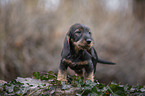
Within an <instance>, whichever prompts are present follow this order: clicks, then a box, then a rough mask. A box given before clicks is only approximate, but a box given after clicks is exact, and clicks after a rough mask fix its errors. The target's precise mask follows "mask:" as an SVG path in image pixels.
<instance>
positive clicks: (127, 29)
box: [0, 0, 145, 85]
mask: <svg viewBox="0 0 145 96" xmlns="http://www.w3.org/2000/svg"><path fill="white" fill-rule="evenodd" d="M74 23H82V24H85V25H87V26H88V27H90V28H91V30H92V36H93V38H94V41H95V45H94V47H95V49H96V51H97V53H98V56H99V57H100V58H102V59H104V60H109V61H113V62H116V63H117V65H115V66H112V65H111V66H110V65H102V64H98V65H97V72H96V74H95V75H96V79H97V80H99V82H103V83H109V82H111V81H113V80H116V81H117V82H121V83H123V84H127V83H128V84H132V85H134V84H137V83H139V84H145V0H91V1H90V0H0V79H3V80H6V81H9V80H12V79H15V78H16V77H18V76H21V77H28V76H29V77H30V76H32V73H33V72H36V71H39V72H47V71H50V70H52V71H54V72H57V69H58V66H59V63H60V59H61V56H60V54H61V50H62V47H63V41H64V37H65V35H66V33H67V31H68V30H69V28H70V26H71V25H72V24H74Z"/></svg>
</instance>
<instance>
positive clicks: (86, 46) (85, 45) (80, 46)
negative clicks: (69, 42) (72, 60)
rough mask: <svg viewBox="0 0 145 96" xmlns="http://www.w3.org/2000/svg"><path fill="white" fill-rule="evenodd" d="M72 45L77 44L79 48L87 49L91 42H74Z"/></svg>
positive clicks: (91, 44)
mask: <svg viewBox="0 0 145 96" xmlns="http://www.w3.org/2000/svg"><path fill="white" fill-rule="evenodd" d="M74 45H75V46H77V47H78V48H79V49H89V48H91V47H92V46H93V42H91V43H89V44H87V43H86V42H83V43H80V42H74Z"/></svg>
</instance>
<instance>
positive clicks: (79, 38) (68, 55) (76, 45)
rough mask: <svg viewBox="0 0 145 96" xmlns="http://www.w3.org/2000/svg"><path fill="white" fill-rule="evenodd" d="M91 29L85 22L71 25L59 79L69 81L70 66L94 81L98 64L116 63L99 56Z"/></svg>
mask: <svg viewBox="0 0 145 96" xmlns="http://www.w3.org/2000/svg"><path fill="white" fill-rule="evenodd" d="M91 34H92V33H91V30H90V28H88V27H87V26H85V25H83V24H78V23H77V24H74V25H72V26H71V27H70V29H69V31H68V33H67V35H66V37H65V40H64V47H63V50H62V53H61V57H62V59H61V62H60V66H59V70H58V76H57V80H62V81H67V72H66V71H67V67H70V68H71V69H72V70H74V71H75V73H76V74H77V75H78V76H81V77H82V76H83V69H85V74H84V80H89V79H90V80H91V81H94V73H95V71H96V64H97V63H103V64H115V63H112V62H108V61H104V60H101V59H99V58H98V56H97V53H96V51H95V49H94V47H93V43H94V41H93V39H92V37H91Z"/></svg>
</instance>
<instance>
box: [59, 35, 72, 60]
mask: <svg viewBox="0 0 145 96" xmlns="http://www.w3.org/2000/svg"><path fill="white" fill-rule="evenodd" d="M69 53H70V36H69V34H67V35H66V37H65V40H64V45H63V50H62V52H61V56H62V58H65V57H66V56H68V54H69Z"/></svg>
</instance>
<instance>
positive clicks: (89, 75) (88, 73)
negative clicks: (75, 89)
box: [84, 62, 94, 82]
mask: <svg viewBox="0 0 145 96" xmlns="http://www.w3.org/2000/svg"><path fill="white" fill-rule="evenodd" d="M84 80H91V81H92V82H94V67H93V63H92V62H89V64H88V65H86V67H85V79H84Z"/></svg>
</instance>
